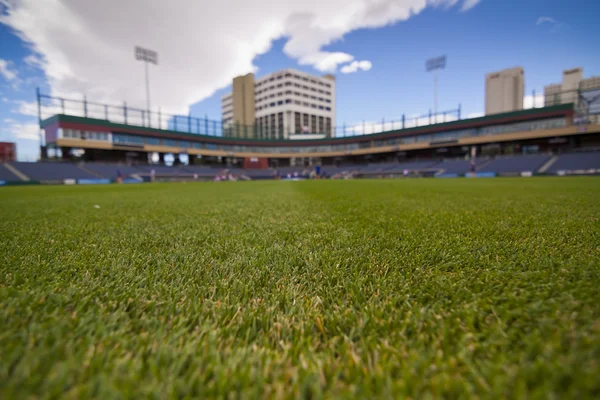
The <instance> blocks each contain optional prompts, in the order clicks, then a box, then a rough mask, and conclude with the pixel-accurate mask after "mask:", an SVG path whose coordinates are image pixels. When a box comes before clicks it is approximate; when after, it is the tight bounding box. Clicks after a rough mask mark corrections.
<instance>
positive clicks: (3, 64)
mask: <svg viewBox="0 0 600 400" xmlns="http://www.w3.org/2000/svg"><path fill="white" fill-rule="evenodd" d="M9 64H10V61H7V60H3V59H2V58H0V76H2V77H3V78H4V79H5V80H6V81H7V82H16V81H17V80H18V79H19V77H18V76H17V73H16V72H15V71H12V70H11V68H10V67H9Z"/></svg>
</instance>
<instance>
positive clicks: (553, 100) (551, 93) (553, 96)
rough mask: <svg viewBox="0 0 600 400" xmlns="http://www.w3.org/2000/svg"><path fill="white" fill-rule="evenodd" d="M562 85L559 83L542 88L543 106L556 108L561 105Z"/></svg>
mask: <svg viewBox="0 0 600 400" xmlns="http://www.w3.org/2000/svg"><path fill="white" fill-rule="evenodd" d="M561 92H562V85H561V84H560V83H558V84H553V85H548V86H545V87H544V106H545V107H550V106H556V105H558V104H561V96H560V93H561Z"/></svg>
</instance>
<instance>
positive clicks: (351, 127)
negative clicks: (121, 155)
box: [37, 91, 461, 140]
mask: <svg viewBox="0 0 600 400" xmlns="http://www.w3.org/2000/svg"><path fill="white" fill-rule="evenodd" d="M37 100H38V114H39V119H40V121H43V120H45V119H47V118H50V117H51V116H53V115H56V114H62V115H71V116H77V117H85V118H94V119H100V120H104V121H110V122H112V123H117V124H123V125H130V126H138V127H147V128H155V129H165V130H171V131H176V132H183V133H191V134H197V135H208V136H224V137H241V138H258V139H272V140H277V139H285V138H289V136H290V135H294V134H297V133H295V132H294V131H293V130H291V127H290V129H287V130H286V129H284V128H283V127H278V126H267V125H259V124H254V125H241V124H223V123H222V122H221V121H217V120H211V119H209V118H208V117H204V118H199V117H195V116H192V115H175V114H168V113H162V112H161V111H160V110H158V111H148V110H143V109H140V108H135V107H131V106H128V105H127V103H125V102H124V103H123V104H122V105H109V104H103V103H96V102H92V101H88V100H87V99H86V98H85V97H84V98H83V99H81V100H75V99H66V98H60V97H53V96H49V95H45V94H42V93H40V92H39V91H38V94H37ZM460 118H461V109H460V105H459V107H458V108H457V109H453V110H447V111H441V112H438V113H437V114H434V113H432V112H431V111H430V112H429V113H428V114H424V115H419V116H409V117H407V116H406V115H402V117H400V118H398V119H391V120H390V119H385V118H382V119H381V120H380V121H376V122H375V121H369V122H366V121H363V122H362V123H355V124H343V125H341V126H334V127H332V128H330V130H329V129H328V130H327V131H326V130H325V128H324V127H322V126H321V127H315V128H314V129H311V130H310V132H303V133H307V134H311V135H315V134H317V135H319V134H321V135H325V136H332V135H334V136H336V137H344V136H355V135H368V134H372V133H378V132H384V131H389V130H395V129H404V128H411V127H416V126H423V125H429V124H434V123H442V122H450V121H456V120H458V119H460Z"/></svg>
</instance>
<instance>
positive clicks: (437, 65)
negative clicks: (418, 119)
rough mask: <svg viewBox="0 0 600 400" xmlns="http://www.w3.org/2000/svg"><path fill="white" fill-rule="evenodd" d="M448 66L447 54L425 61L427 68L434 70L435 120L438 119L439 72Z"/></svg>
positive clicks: (428, 70)
mask: <svg viewBox="0 0 600 400" xmlns="http://www.w3.org/2000/svg"><path fill="white" fill-rule="evenodd" d="M444 68H446V56H441V57H435V58H430V59H429V60H427V62H426V63H425V69H426V70H427V72H431V71H433V115H434V119H435V121H437V108H438V73H437V71H438V70H440V69H444Z"/></svg>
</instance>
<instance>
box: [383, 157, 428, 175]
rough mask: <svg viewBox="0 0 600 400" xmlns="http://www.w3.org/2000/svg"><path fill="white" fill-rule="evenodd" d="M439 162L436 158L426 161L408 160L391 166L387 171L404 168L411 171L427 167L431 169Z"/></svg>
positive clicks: (396, 170)
mask: <svg viewBox="0 0 600 400" xmlns="http://www.w3.org/2000/svg"><path fill="white" fill-rule="evenodd" d="M437 163H438V162H437V161H434V160H426V161H408V162H401V163H395V164H393V165H392V166H391V167H390V168H388V169H387V170H386V172H395V173H398V172H404V170H405V169H406V170H409V171H421V170H425V169H430V168H432V167H434V166H435V165H436V164H437Z"/></svg>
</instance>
